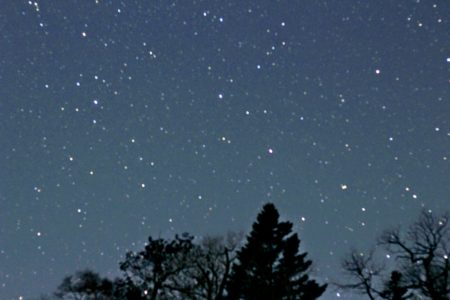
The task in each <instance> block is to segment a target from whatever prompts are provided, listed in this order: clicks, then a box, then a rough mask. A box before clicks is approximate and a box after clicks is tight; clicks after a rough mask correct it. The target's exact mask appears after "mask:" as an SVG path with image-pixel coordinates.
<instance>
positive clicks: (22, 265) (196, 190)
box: [0, 0, 450, 299]
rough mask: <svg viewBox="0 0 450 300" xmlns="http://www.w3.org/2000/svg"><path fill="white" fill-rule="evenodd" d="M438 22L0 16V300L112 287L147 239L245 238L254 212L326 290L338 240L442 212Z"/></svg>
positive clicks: (78, 7)
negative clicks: (62, 286) (72, 277)
mask: <svg viewBox="0 0 450 300" xmlns="http://www.w3.org/2000/svg"><path fill="white" fill-rule="evenodd" d="M449 11H450V3H448V2H447V1H440V0H438V1H425V0H413V1H410V0H405V1H393V0H392V1H391V0H386V1H349V0H340V1H333V0H327V1H326V0H321V1H312V0H306V1H303V0H293V1H287V0H278V1H276V0H258V1H242V0H230V1H216V0H209V1H206V0H197V1H195V0H189V1H188V0H178V1H177V0H174V1H163V0H155V1H137V0H136V1H135V0H126V1H113V0H111V1H107V0H90V1H76V0H68V1H5V2H3V3H1V4H0V28H1V31H0V141H1V147H0V166H1V167H0V298H1V299H19V297H23V298H24V299H30V298H32V297H36V296H38V295H39V294H40V293H48V292H51V291H52V290H54V288H55V287H56V285H57V284H58V283H59V282H60V280H61V279H62V278H63V276H65V275H67V274H70V273H72V272H74V271H76V270H79V269H84V268H86V267H89V268H92V269H94V270H95V271H98V272H100V273H102V274H104V275H107V276H117V275H118V261H119V260H120V258H121V257H122V256H123V255H124V254H125V252H126V250H127V249H140V248H141V247H142V245H143V243H144V242H145V241H146V239H147V237H148V236H149V235H155V236H158V235H159V236H164V237H171V236H173V235H174V234H175V233H181V232H184V231H188V232H189V233H192V234H194V235H196V236H202V235H205V234H222V233H226V231H228V230H236V231H238V230H244V231H246V232H248V230H249V229H250V225H251V223H252V222H253V220H254V218H255V217H256V214H257V212H258V211H259V209H260V208H261V206H262V205H263V204H264V203H266V202H268V201H270V202H273V203H275V204H276V206H277V207H278V209H279V211H280V214H281V216H282V217H283V218H284V219H287V220H290V221H292V222H293V223H294V227H295V230H296V231H297V232H299V236H300V239H301V241H302V244H301V249H302V250H303V251H305V250H306V251H308V253H309V257H310V258H311V259H312V260H313V261H314V263H315V268H316V274H315V275H316V276H317V277H318V278H319V280H321V281H323V282H328V281H333V280H335V279H336V278H339V276H340V275H339V274H340V273H339V261H340V257H341V256H342V255H343V254H344V253H346V252H347V251H348V250H349V249H350V248H351V247H352V246H357V247H362V248H364V247H369V246H370V245H373V244H374V242H375V237H376V236H377V235H378V234H380V233H381V232H382V230H384V229H385V228H386V227H389V226H391V225H395V224H407V223H409V222H410V221H412V220H414V219H415V218H416V217H417V215H418V214H419V212H420V210H421V209H422V208H426V209H430V210H432V211H443V210H449V209H450V205H449V200H448V197H449V196H448V195H449V192H450V184H449V176H448V175H449V170H450V123H449V115H450V103H449V101H450V73H449V71H450V44H449V41H450V30H449V16H450V15H449V13H448V12H449ZM386 260H387V261H389V257H386ZM344 295H345V296H344ZM339 297H340V298H344V299H359V298H358V297H357V296H351V295H346V294H345V293H344V292H342V291H336V290H334V289H332V288H329V289H328V291H327V294H326V295H325V296H323V297H322V298H323V299H337V298H339Z"/></svg>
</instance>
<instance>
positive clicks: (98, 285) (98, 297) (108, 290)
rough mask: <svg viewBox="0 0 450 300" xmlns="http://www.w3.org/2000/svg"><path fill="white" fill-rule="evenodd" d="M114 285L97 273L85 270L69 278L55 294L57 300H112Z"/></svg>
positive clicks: (66, 278) (64, 280) (65, 279)
mask: <svg viewBox="0 0 450 300" xmlns="http://www.w3.org/2000/svg"><path fill="white" fill-rule="evenodd" d="M112 293H113V284H112V282H111V281H110V280H109V279H106V278H101V277H100V276H99V275H98V274H97V273H95V272H93V271H90V270H84V271H79V272H76V273H75V274H74V275H70V276H67V277H65V278H64V279H63V281H62V283H61V284H60V285H59V286H58V288H57V291H56V292H55V297H56V298H57V299H63V300H106V299H111V297H112Z"/></svg>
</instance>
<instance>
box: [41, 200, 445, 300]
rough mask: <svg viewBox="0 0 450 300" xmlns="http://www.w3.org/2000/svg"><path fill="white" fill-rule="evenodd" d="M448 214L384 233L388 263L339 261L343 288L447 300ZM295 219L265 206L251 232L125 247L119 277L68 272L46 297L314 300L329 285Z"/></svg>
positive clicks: (352, 257)
mask: <svg viewBox="0 0 450 300" xmlns="http://www.w3.org/2000/svg"><path fill="white" fill-rule="evenodd" d="M448 219H449V215H448V214H444V215H442V216H439V217H436V216H434V215H432V214H431V213H430V212H428V211H423V212H422V214H421V216H420V218H419V219H418V220H417V221H416V222H415V223H414V224H413V225H411V226H410V227H409V228H408V229H407V230H406V231H405V232H402V230H400V228H395V229H391V230H387V231H385V233H384V234H383V235H382V236H381V237H380V238H379V240H378V244H377V245H378V246H379V247H383V248H384V250H385V251H386V253H387V254H386V255H388V256H389V257H390V260H391V266H386V265H385V264H383V263H381V262H379V261H377V259H375V257H376V255H375V253H376V251H375V250H377V249H374V250H372V251H370V252H368V253H363V252H360V251H356V250H353V251H351V252H350V253H349V254H348V255H347V256H346V257H344V259H343V261H342V270H343V271H344V275H347V277H346V280H344V282H339V283H335V286H336V287H337V288H339V289H349V290H352V291H354V292H356V293H359V294H362V295H364V296H365V297H366V298H367V299H371V300H378V299H387V300H405V299H431V300H449V299H450V297H449V294H450V262H449V251H450V228H449V227H450V226H449V224H448V222H449V220H448ZM299 246H300V240H299V238H298V236H297V234H296V233H293V232H292V223H291V222H281V221H280V220H279V214H278V211H277V209H276V208H275V206H274V205H273V204H270V203H269V204H266V205H264V207H263V209H262V211H261V212H260V213H259V214H258V216H257V220H256V221H255V222H254V223H253V226H252V230H251V232H250V234H249V235H248V236H247V237H246V238H245V240H244V237H243V235H242V234H235V233H229V234H228V235H227V236H224V237H223V236H220V237H206V238H204V239H202V240H201V241H200V242H196V241H194V238H193V236H191V235H189V234H187V233H185V234H182V235H176V236H175V237H174V238H173V239H171V240H167V239H162V238H158V239H154V238H152V237H149V240H148V243H147V244H146V246H145V248H144V249H143V250H141V251H138V252H128V253H127V254H126V256H125V258H124V260H123V261H121V262H120V264H119V267H120V270H121V272H122V276H121V277H120V278H117V279H115V280H110V279H107V278H103V277H101V276H100V275H98V274H97V273H95V272H93V271H91V270H85V271H79V272H77V273H75V274H73V275H70V276H67V277H66V278H64V279H63V281H62V283H61V284H60V285H59V286H58V288H57V290H56V292H55V293H54V294H53V295H52V296H49V297H42V299H63V300H106V299H108V300H141V299H142V300H144V299H145V300H169V299H174V300H177V299H187V300H203V299H204V300H275V299H277V300H278V299H279V300H295V299H299V300H314V299H318V298H319V297H320V296H321V295H322V294H323V293H324V291H325V290H326V288H327V285H326V284H323V285H321V284H319V283H318V282H316V280H314V279H312V278H310V269H311V261H310V260H309V259H307V253H300V252H299Z"/></svg>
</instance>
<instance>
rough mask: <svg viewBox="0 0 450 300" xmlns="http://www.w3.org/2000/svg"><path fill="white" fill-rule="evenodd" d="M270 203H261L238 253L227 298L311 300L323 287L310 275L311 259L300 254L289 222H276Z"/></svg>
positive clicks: (275, 210)
mask: <svg viewBox="0 0 450 300" xmlns="http://www.w3.org/2000/svg"><path fill="white" fill-rule="evenodd" d="M278 219H279V214H278V211H277V209H276V208H275V206H274V205H273V204H271V203H269V204H266V205H264V207H263V209H262V211H261V212H260V213H259V215H258V217H257V221H256V222H255V223H254V224H253V228H252V231H251V233H250V235H249V236H248V237H247V242H246V244H245V246H244V247H243V248H242V249H241V250H239V251H238V253H237V263H236V264H235V265H234V266H233V271H232V274H231V278H230V282H229V284H228V298H229V299H230V300H238V299H245V300H260V299H266V300H275V299H276V300H294V299H301V300H310V299H311V300H312V299H317V298H318V297H319V296H320V295H322V293H323V292H324V291H325V289H326V285H319V284H318V283H317V282H316V281H314V280H312V279H310V278H309V276H308V274H307V272H308V270H309V268H310V266H311V261H310V260H307V259H306V255H307V254H306V253H303V254H299V253H298V251H299V245H300V240H299V238H298V236H297V234H295V233H294V234H292V233H291V232H292V223H291V222H279V220H278Z"/></svg>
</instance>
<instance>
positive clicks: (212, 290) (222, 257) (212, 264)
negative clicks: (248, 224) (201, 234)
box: [186, 232, 242, 300]
mask: <svg viewBox="0 0 450 300" xmlns="http://www.w3.org/2000/svg"><path fill="white" fill-rule="evenodd" d="M241 240H242V234H239V233H233V232H229V233H228V234H227V236H226V237H223V236H214V237H210V236H207V237H205V238H203V240H202V241H201V243H200V244H199V245H196V247H195V251H194V252H193V255H194V256H195V258H194V259H193V262H194V265H193V267H192V268H189V269H187V274H186V277H187V278H191V279H193V281H191V282H193V286H192V287H191V291H192V293H191V295H190V297H186V299H193V300H194V299H196V300H200V299H204V300H222V299H224V295H225V288H226V283H227V282H228V278H229V276H230V273H231V267H232V264H233V261H234V260H235V258H236V250H237V247H238V246H239V244H240V242H241Z"/></svg>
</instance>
